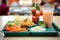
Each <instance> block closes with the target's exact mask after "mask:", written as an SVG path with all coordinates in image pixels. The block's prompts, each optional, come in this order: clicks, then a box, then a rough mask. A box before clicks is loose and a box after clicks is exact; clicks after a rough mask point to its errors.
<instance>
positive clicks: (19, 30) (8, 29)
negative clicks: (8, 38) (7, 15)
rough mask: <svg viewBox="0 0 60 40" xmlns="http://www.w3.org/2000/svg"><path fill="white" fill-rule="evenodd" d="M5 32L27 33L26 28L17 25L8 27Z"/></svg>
mask: <svg viewBox="0 0 60 40" xmlns="http://www.w3.org/2000/svg"><path fill="white" fill-rule="evenodd" d="M5 30H7V31H9V32H27V30H26V28H21V27H20V26H17V25H16V24H13V25H6V26H5Z"/></svg>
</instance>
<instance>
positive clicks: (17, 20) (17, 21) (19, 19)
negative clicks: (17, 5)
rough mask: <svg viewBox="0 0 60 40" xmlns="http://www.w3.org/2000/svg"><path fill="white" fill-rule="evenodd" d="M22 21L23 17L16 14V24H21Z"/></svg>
mask: <svg viewBox="0 0 60 40" xmlns="http://www.w3.org/2000/svg"><path fill="white" fill-rule="evenodd" d="M20 22H21V18H20V17H19V16H16V17H15V24H16V25H17V26H20Z"/></svg>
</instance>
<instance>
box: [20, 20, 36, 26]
mask: <svg viewBox="0 0 60 40" xmlns="http://www.w3.org/2000/svg"><path fill="white" fill-rule="evenodd" d="M21 25H22V26H23V27H30V26H34V25H35V24H34V23H33V22H32V21H30V20H25V21H22V22H21Z"/></svg>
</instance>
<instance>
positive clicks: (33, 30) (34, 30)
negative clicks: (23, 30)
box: [30, 26, 46, 32]
mask: <svg viewBox="0 0 60 40" xmlns="http://www.w3.org/2000/svg"><path fill="white" fill-rule="evenodd" d="M30 31H32V32H44V31H46V28H42V27H40V26H36V27H33V28H31V29H30Z"/></svg>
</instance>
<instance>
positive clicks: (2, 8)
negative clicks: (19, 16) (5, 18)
mask: <svg viewBox="0 0 60 40" xmlns="http://www.w3.org/2000/svg"><path fill="white" fill-rule="evenodd" d="M8 12H9V7H8V6H7V4H6V0H2V4H0V15H1V16H2V15H8V14H9V13H8Z"/></svg>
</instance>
